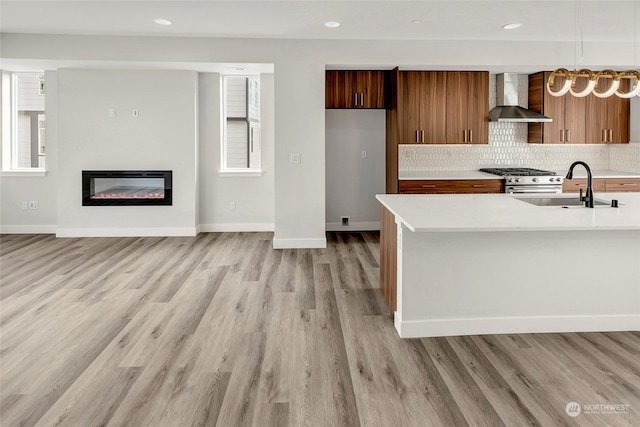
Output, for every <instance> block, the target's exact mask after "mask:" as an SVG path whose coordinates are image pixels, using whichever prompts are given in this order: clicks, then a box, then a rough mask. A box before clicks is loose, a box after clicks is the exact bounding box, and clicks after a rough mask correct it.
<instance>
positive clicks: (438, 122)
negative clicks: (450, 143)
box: [420, 71, 447, 144]
mask: <svg viewBox="0 0 640 427" xmlns="http://www.w3.org/2000/svg"><path fill="white" fill-rule="evenodd" d="M421 82H422V84H421V87H422V91H421V92H422V102H421V105H420V108H421V110H420V111H421V118H420V123H421V125H422V127H421V129H422V130H423V131H424V135H423V138H424V140H423V142H425V143H427V144H444V143H446V142H447V73H446V72H445V71H425V72H423V73H422V79H421Z"/></svg>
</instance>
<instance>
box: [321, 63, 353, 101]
mask: <svg viewBox="0 0 640 427" xmlns="http://www.w3.org/2000/svg"><path fill="white" fill-rule="evenodd" d="M353 83H355V81H354V78H353V76H352V75H351V74H350V73H348V72H346V71H326V73H325V108H351V106H352V105H353V100H352V99H349V97H348V94H349V93H351V92H353V91H352V90H351V88H350V87H349V85H351V84H353Z"/></svg>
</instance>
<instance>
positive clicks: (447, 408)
mask: <svg viewBox="0 0 640 427" xmlns="http://www.w3.org/2000/svg"><path fill="white" fill-rule="evenodd" d="M272 237H273V236H272V235H271V234H269V233H217V234H216V233H211V234H201V235H199V236H198V237H195V238H90V239H55V238H54V237H52V236H43V235H35V236H18V235H7V236H2V237H1V240H0V244H1V246H0V251H1V252H2V258H1V264H0V268H1V269H2V275H1V287H0V300H1V301H0V310H1V313H0V327H1V343H0V358H1V375H2V378H1V390H0V391H1V396H2V402H1V405H0V410H1V414H2V419H1V422H0V424H1V425H2V426H3V427H9V426H32V425H38V426H58V425H62V426H82V427H88V426H103V425H109V426H134V427H138V426H154V427H164V426H171V427H172V426H214V425H217V426H223V427H227V426H250V425H254V426H279V427H280V426H296V427H297V426H358V425H363V426H385V427H386V426H455V427H458V426H466V425H478V426H492V427H494V426H503V425H504V426H524V425H534V426H563V425H567V426H570V425H575V426H590V425H592V426H605V425H610V426H639V425H640V334H639V333H637V332H634V333H630V332H629V333H588V334H540V335H501V336H497V335H496V336H470V337H455V338H436V339H414V340H401V339H399V338H398V336H397V334H396V332H395V330H394V329H393V322H392V317H391V315H390V313H389V312H388V310H387V308H386V306H385V304H384V302H383V300H382V298H381V295H380V293H379V291H378V289H377V286H378V274H379V269H378V240H379V237H378V235H377V233H351V234H336V233H329V234H328V248H327V249H326V250H318V249H314V250H309V249H300V250H293V249H291V250H274V249H272V248H271V239H272ZM603 291H606V290H605V289H604V288H603ZM572 401H575V402H578V403H579V404H580V405H585V404H587V405H602V404H621V405H629V406H628V409H627V410H626V411H622V412H620V413H617V414H607V413H602V412H603V410H600V411H599V412H601V413H599V414H586V413H584V412H583V413H582V414H580V415H578V416H577V417H575V418H571V417H569V416H568V415H567V414H566V412H565V407H566V405H567V404H568V403H569V402H572Z"/></svg>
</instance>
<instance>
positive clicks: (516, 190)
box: [504, 185, 562, 194]
mask: <svg viewBox="0 0 640 427" xmlns="http://www.w3.org/2000/svg"><path fill="white" fill-rule="evenodd" d="M504 192H505V193H508V194H536V193H547V194H549V193H562V186H559V185H548V186H530V187H525V188H523V187H506V188H505V189H504Z"/></svg>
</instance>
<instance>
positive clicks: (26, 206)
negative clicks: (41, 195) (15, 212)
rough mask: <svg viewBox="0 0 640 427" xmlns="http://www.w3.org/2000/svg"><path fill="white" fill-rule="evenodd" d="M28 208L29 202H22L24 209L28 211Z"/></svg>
mask: <svg viewBox="0 0 640 427" xmlns="http://www.w3.org/2000/svg"><path fill="white" fill-rule="evenodd" d="M27 209H29V202H22V210H23V211H26V210H27Z"/></svg>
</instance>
